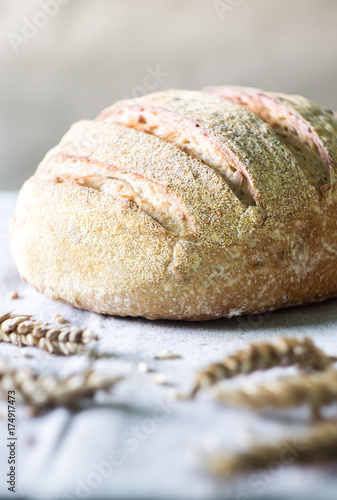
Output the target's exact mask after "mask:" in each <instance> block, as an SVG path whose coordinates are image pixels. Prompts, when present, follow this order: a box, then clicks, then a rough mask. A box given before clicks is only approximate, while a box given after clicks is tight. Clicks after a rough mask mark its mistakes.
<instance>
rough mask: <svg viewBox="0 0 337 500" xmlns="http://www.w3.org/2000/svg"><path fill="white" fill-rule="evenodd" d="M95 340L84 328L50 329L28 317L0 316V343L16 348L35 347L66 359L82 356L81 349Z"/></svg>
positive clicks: (69, 326) (61, 327)
mask: <svg viewBox="0 0 337 500" xmlns="http://www.w3.org/2000/svg"><path fill="white" fill-rule="evenodd" d="M97 338H98V337H97V335H96V334H94V333H93V332H92V331H91V330H89V329H88V328H78V327H77V326H72V325H69V324H62V325H57V326H53V325H51V324H49V323H46V322H43V321H38V320H36V319H32V317H31V316H30V315H16V314H13V313H11V312H8V313H4V314H0V340H2V341H4V342H10V343H11V344H14V345H16V346H19V347H21V346H35V347H39V348H40V349H43V350H45V351H47V352H49V353H50V354H62V355H65V356H68V355H71V354H79V353H81V352H84V351H85V345H86V344H88V343H89V342H91V341H93V340H97Z"/></svg>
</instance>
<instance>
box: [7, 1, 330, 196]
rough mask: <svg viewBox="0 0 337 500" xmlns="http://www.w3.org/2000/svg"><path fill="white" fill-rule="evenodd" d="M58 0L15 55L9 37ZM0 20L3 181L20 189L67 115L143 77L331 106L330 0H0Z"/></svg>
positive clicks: (160, 85) (93, 108) (131, 90)
mask: <svg viewBox="0 0 337 500" xmlns="http://www.w3.org/2000/svg"><path fill="white" fill-rule="evenodd" d="M56 1H58V2H59V3H60V4H61V3H63V4H64V5H62V6H60V7H59V10H58V12H57V13H56V14H55V15H54V16H49V18H48V19H47V21H46V23H45V26H44V27H41V28H39V29H38V30H37V32H36V33H34V32H32V31H31V32H29V33H28V34H29V35H30V36H31V39H30V40H29V41H28V42H27V43H23V42H22V43H21V44H19V45H18V46H17V51H18V53H16V52H15V51H14V49H13V47H12V43H14V42H13V38H14V35H21V33H22V30H23V29H24V28H25V27H27V19H28V20H29V21H37V22H40V23H42V24H43V23H44V19H43V16H42V17H41V15H40V17H39V14H38V12H39V11H41V6H40V3H43V4H47V3H49V2H56ZM215 4H216V5H218V6H222V7H223V8H224V10H225V9H228V12H225V11H223V12H222V14H223V15H220V14H219V11H217V10H216V8H215ZM226 5H227V6H228V7H226ZM231 5H235V7H233V8H231ZM0 30H1V38H0V189H18V188H19V187H20V186H21V184H22V183H23V181H24V180H25V179H26V178H27V177H29V176H30V175H31V174H32V173H33V172H34V170H35V168H36V166H37V164H38V163H39V161H40V160H41V159H42V158H43V156H44V154H45V153H46V152H47V150H48V149H49V148H50V147H52V146H54V145H55V144H56V143H57V142H58V141H59V139H60V137H61V136H62V135H63V134H64V133H65V132H66V131H67V129H68V128H69V126H70V125H71V124H72V123H73V122H74V121H76V120H79V119H82V118H93V117H95V115H96V114H97V113H98V112H99V111H100V110H101V109H102V108H103V107H105V106H107V105H109V104H111V103H112V102H113V101H115V100H116V99H118V98H120V97H122V96H123V95H132V94H137V93H141V92H143V91H144V92H145V91H146V88H145V89H144V87H147V86H148V85H151V90H152V87H153V90H160V89H164V88H168V87H178V88H190V89H198V88H201V87H202V86H204V85H207V84H226V83H233V84H242V85H252V86H260V87H262V88H266V89H269V90H278V91H284V92H292V93H299V94H303V95H306V96H308V97H310V98H313V99H315V100H317V101H319V102H321V103H322V104H325V105H326V106H328V107H329V108H334V109H337V88H336V82H337V1H335V0H218V1H217V2H213V1H212V0H68V1H67V0H40V1H38V0H36V1H35V0H0ZM25 34H26V35H27V29H26V32H25ZM9 37H10V38H11V39H12V43H11V41H10V39H9ZM16 41H17V43H19V42H18V40H16ZM21 41H22V40H21ZM158 66H159V69H160V71H161V72H163V73H165V74H164V75H161V76H160V75H159V76H158V77H157V79H158V81H157V82H155V80H153V78H151V77H150V76H148V75H150V74H151V71H153V70H155V68H157V67H158ZM149 68H151V69H150V70H149ZM149 90H150V89H149Z"/></svg>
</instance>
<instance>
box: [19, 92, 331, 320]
mask: <svg viewBox="0 0 337 500" xmlns="http://www.w3.org/2000/svg"><path fill="white" fill-rule="evenodd" d="M282 99H285V97H284V98H283V97H282ZM296 103H297V104H296V105H298V106H299V104H298V102H297V101H296ZM298 112H299V111H298ZM142 113H143V114H146V117H147V120H146V123H144V122H143V120H140V122H139V121H138V120H139V119H140V118H141V116H142ZM303 113H304V111H303ZM304 114H305V113H304ZM324 116H325V115H324ZM143 118H144V117H143ZM304 119H306V120H307V119H309V118H308V116H305V118H304ZM310 119H311V120H312V121H313V118H310ZM148 120H150V122H149V121H148ZM315 120H316V122H315V123H316V125H315V127H316V129H317V130H318V129H319V124H320V123H322V119H321V118H320V117H317V118H315ZM324 120H325V118H324ZM331 120H333V121H334V122H335V121H336V120H335V119H334V118H333V117H332V118H331ZM137 123H138V125H137ZM139 123H140V125H139ZM324 123H325V122H324ZM181 124H183V127H182V126H181ZM320 126H322V127H323V125H320ZM336 126H337V125H336ZM151 127H152V128H151ZM184 127H185V128H184ZM324 127H325V128H324ZM324 127H323V128H324V130H325V131H326V125H324ZM137 129H138V130H137ZM172 129H173V133H172ZM184 130H185V132H184ZM188 134H189V136H188V139H187V135H188ZM198 134H199V135H198ZM200 134H201V135H200ZM320 134H321V135H320V140H322V144H323V143H324V148H325V150H326V151H328V154H329V161H330V160H331V162H332V160H334V156H333V155H334V150H333V144H334V142H333V140H332V141H331V144H330V145H327V144H326V143H327V142H328V136H327V137H326V138H325V139H324V138H322V137H321V136H322V133H321V132H320ZM336 136H337V135H336ZM198 137H199V138H200V141H199V142H200V145H199V147H196V146H195V145H194V143H193V141H196V138H197V139H198ZM186 140H188V141H190V143H189V144H190V145H189V146H188V144H187V147H186V143H185V147H182V146H181V144H182V141H186ZM324 141H325V142H324ZM197 142H198V141H197ZM328 147H329V149H328ZM210 152H211V153H210ZM329 168H331V172H332V174H331V178H330V181H331V183H332V182H333V175H334V174H333V168H334V166H333V163H331V164H330V163H329ZM230 170H231V171H232V172H234V176H233V177H231V178H229V174H228V172H229V171H230ZM235 170H237V171H238V172H239V173H240V172H241V173H242V174H243V177H244V179H245V181H244V182H246V183H247V184H246V186H248V188H249V189H248V190H246V191H245V187H243V188H242V189H243V191H240V190H239V189H238V190H236V188H237V187H238V186H236V185H235V183H236V182H237V184H238V185H239V181H240V176H239V175H238V176H236V175H235ZM327 191H329V195H324V196H321V195H320V193H319V192H318V191H317V189H316V188H315V187H314V186H313V185H311V183H310V182H309V181H308V179H307V177H306V176H305V175H304V173H303V170H302V168H301V167H300V166H299V164H298V162H297V160H296V157H295V156H294V154H293V152H292V151H291V150H290V149H289V148H288V147H287V146H286V145H285V144H284V143H283V142H282V141H281V140H280V138H279V136H278V135H277V134H276V133H275V132H274V131H273V129H272V128H271V127H270V126H269V125H268V124H266V123H264V122H263V121H262V120H261V119H260V118H259V117H257V116H256V115H255V114H254V113H252V112H251V111H249V110H246V109H244V108H243V107H242V106H240V105H238V104H236V103H232V102H229V101H228V100H225V99H222V98H221V97H218V96H212V95H207V94H206V93H201V92H188V91H167V92H163V93H158V94H153V95H150V96H146V97H144V98H141V99H135V100H132V101H123V102H122V103H117V104H116V105H114V106H113V107H112V108H108V110H106V111H105V112H103V113H102V114H101V115H100V117H99V118H98V119H97V120H96V121H83V122H79V123H77V124H75V125H74V126H73V127H72V128H71V130H70V131H69V132H68V133H67V134H66V135H65V137H64V138H63V139H62V141H61V143H60V144H59V146H57V147H56V148H54V149H53V150H52V151H50V152H49V153H48V154H47V156H46V158H45V159H44V160H43V162H42V163H41V165H40V166H39V168H38V170H37V172H36V174H35V175H34V176H33V177H32V178H31V179H29V180H28V181H27V182H26V184H25V185H24V187H23V188H22V190H21V193H20V195H19V200H18V205H17V209H16V214H15V217H14V220H13V224H12V229H11V240H12V253H13V256H14V259H15V262H16V263H17V265H18V268H19V271H20V274H21V276H22V277H23V278H24V279H26V280H27V281H28V282H29V283H31V284H32V285H34V286H35V287H36V288H37V289H38V290H40V291H43V292H45V293H46V294H47V295H48V296H50V297H52V298H54V299H58V300H62V301H65V302H68V303H70V304H72V305H74V306H76V307H81V308H85V309H90V310H93V311H96V312H101V313H107V314H117V315H122V316H123V315H131V316H145V317H147V318H150V319H155V318H167V319H185V320H201V319H211V318H216V317H221V316H233V315H236V314H243V313H254V312H262V311H265V310H269V309H275V308H278V307H284V306H287V305H294V304H301V303H307V302H312V301H318V300H323V299H325V298H327V297H331V296H335V295H337V283H336V280H335V277H334V276H335V272H334V269H335V266H336V259H337V231H336V222H335V221H336V195H335V191H334V190H333V189H331V190H327ZM241 193H244V194H243V197H241ZM247 193H248V195H247ZM246 195H247V196H248V197H249V196H250V195H251V196H252V198H250V201H249V200H248V198H247V196H246ZM247 200H248V201H247Z"/></svg>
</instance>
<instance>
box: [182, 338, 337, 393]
mask: <svg viewBox="0 0 337 500" xmlns="http://www.w3.org/2000/svg"><path fill="white" fill-rule="evenodd" d="M336 360H337V358H336V357H334V356H329V355H327V354H325V353H324V352H323V351H322V350H321V349H319V348H318V347H317V346H316V345H315V344H314V342H313V341H312V340H311V339H310V338H307V337H305V338H301V339H297V338H286V337H280V338H278V339H276V340H273V341H270V342H258V343H253V344H251V345H250V346H249V347H248V348H247V349H242V350H239V351H237V352H236V353H235V354H233V355H232V356H228V357H227V358H226V359H225V360H224V361H222V362H220V363H214V364H211V365H209V366H208V367H207V368H206V370H203V371H201V372H199V373H198V374H197V376H196V381H195V384H194V387H193V390H192V393H191V396H192V397H193V396H194V395H195V394H196V393H197V392H198V391H199V390H200V389H201V388H202V387H209V386H211V385H214V384H216V383H217V382H219V381H221V380H225V379H230V378H233V377H235V376H236V375H239V374H248V373H252V372H255V371H257V370H267V369H268V368H273V367H276V366H291V365H298V366H299V367H300V368H302V369H313V370H325V369H326V368H328V367H329V366H331V364H332V363H334V362H335V361H336Z"/></svg>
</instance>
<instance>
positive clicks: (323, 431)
mask: <svg viewBox="0 0 337 500" xmlns="http://www.w3.org/2000/svg"><path fill="white" fill-rule="evenodd" d="M332 460H337V422H325V423H322V424H318V425H315V426H314V428H313V430H312V431H311V433H310V434H309V435H307V436H306V437H304V438H302V439H300V440H296V441H295V442H291V441H288V440H283V441H280V442H279V443H277V444H275V445H256V446H253V447H251V448H250V449H248V450H247V451H244V452H243V453H239V454H236V455H232V456H228V455H225V454H222V453H215V454H213V455H211V456H210V457H208V460H207V465H208V468H209V470H210V471H211V472H212V473H213V474H215V475H217V476H219V477H226V476H228V475H234V474H238V473H242V472H247V471H250V470H254V469H255V470H256V469H261V468H267V467H268V466H269V465H270V464H272V463H275V462H277V463H280V464H281V465H282V464H285V463H289V461H290V462H296V464H321V463H327V462H330V461H332Z"/></svg>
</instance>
